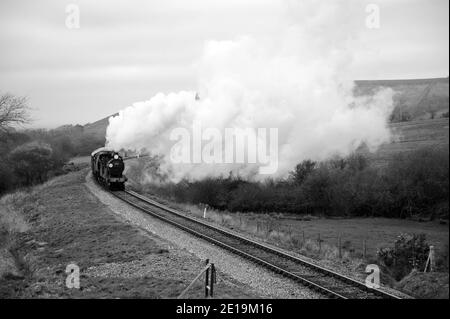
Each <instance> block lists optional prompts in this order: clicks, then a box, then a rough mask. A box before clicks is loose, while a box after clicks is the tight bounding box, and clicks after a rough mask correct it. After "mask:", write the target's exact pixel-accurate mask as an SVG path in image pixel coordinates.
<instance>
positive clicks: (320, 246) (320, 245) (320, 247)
mask: <svg viewBox="0 0 450 319" xmlns="http://www.w3.org/2000/svg"><path fill="white" fill-rule="evenodd" d="M318 242H319V254H320V252H321V251H322V241H321V240H320V233H319V237H318Z"/></svg>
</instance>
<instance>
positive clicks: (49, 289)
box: [0, 170, 255, 298]
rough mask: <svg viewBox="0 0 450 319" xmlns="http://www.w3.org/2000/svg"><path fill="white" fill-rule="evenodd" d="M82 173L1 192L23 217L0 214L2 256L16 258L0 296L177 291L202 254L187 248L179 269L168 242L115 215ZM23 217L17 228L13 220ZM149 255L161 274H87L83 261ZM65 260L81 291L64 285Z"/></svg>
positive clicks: (164, 294) (0, 277)
mask: <svg viewBox="0 0 450 319" xmlns="http://www.w3.org/2000/svg"><path fill="white" fill-rule="evenodd" d="M85 173H86V170H83V171H81V172H76V173H71V174H68V175H66V176H62V177H58V178H56V179H54V180H51V181H50V182H48V183H46V184H44V185H43V186H39V187H37V188H36V189H35V190H34V191H33V192H31V193H16V194H12V195H7V196H6V197H4V198H2V199H0V201H1V204H2V207H6V206H7V207H8V209H9V210H11V211H15V212H19V213H20V214H21V215H23V216H24V220H25V221H23V220H19V222H20V223H18V222H17V221H16V222H10V223H9V224H6V223H4V222H3V221H2V220H3V218H2V219H0V222H1V223H0V224H2V225H6V226H5V228H7V229H8V230H9V231H10V232H9V234H7V233H6V234H5V232H0V234H3V235H6V236H4V237H0V241H1V243H2V246H4V248H6V249H7V250H6V252H9V254H8V255H6V254H0V259H3V258H4V259H5V260H6V262H8V263H10V262H11V260H14V262H15V264H16V268H17V269H16V271H11V270H9V271H7V272H6V273H3V274H1V273H0V298H2V297H3V298H16V297H18V298H23V297H26V298H28V297H31V298H36V297H38V298H47V297H74V298H91V297H94V298H116V297H120V298H128V297H146V298H173V297H176V296H177V295H178V294H179V293H180V292H181V291H182V290H183V289H184V288H185V287H186V286H187V285H188V284H189V282H190V280H192V279H193V278H194V277H195V275H196V274H197V272H198V271H199V269H201V268H202V267H203V266H202V265H203V264H202V261H200V260H198V259H196V258H194V257H192V256H191V255H189V256H191V257H189V256H188V257H189V258H188V257H186V263H185V264H184V263H183V272H180V260H179V257H177V258H178V259H177V258H174V257H173V254H171V251H170V250H171V249H172V248H168V246H167V245H162V244H161V240H160V239H156V238H155V237H152V236H150V235H147V234H145V233H143V232H142V231H140V230H139V229H136V228H135V227H133V226H131V225H129V224H126V223H123V222H122V221H120V220H118V219H117V218H116V217H114V216H115V215H114V214H113V213H112V212H111V211H109V209H108V208H107V207H106V206H104V205H103V204H101V203H100V202H99V201H98V200H97V198H96V197H94V196H93V195H92V194H91V193H90V192H89V191H88V190H87V189H86V187H85V186H84V178H85ZM6 213H7V214H8V212H6ZM4 214H5V212H3V213H2V214H1V215H0V216H3V215H4ZM24 223H25V224H26V225H25V226H24V227H22V228H20V229H14V228H13V227H11V225H13V224H19V225H20V224H24ZM179 255H180V254H177V256H179ZM192 258H193V259H192ZM149 259H150V260H155V259H156V260H159V261H161V263H162V264H163V266H164V268H163V270H162V271H163V273H165V275H166V276H163V277H159V276H157V275H153V272H152V271H151V269H153V268H152V267H156V266H154V265H153V263H150V265H147V266H146V267H150V272H149V273H150V275H148V273H146V275H145V276H143V277H140V278H129V277H127V276H100V277H98V276H90V275H86V274H89V272H86V271H87V269H88V268H90V269H93V268H98V267H100V268H102V267H103V266H105V265H106V266H108V265H116V264H119V265H122V264H125V265H126V264H127V263H138V264H141V263H142V264H145V260H149ZM70 263H76V264H77V265H78V266H79V267H80V269H81V280H80V281H81V288H82V289H80V290H77V289H67V288H66V287H65V279H66V274H65V269H66V266H67V265H68V264H70ZM185 268H187V269H188V274H187V275H186V269H185ZM158 271H161V269H158ZM156 273H157V271H156ZM181 273H183V274H184V276H182V275H181ZM222 278H223V277H222ZM230 287H233V288H232V289H231V288H230ZM218 288H219V287H218ZM217 292H218V293H219V297H220V293H221V292H222V293H223V294H224V295H225V296H227V297H233V296H234V297H240V296H249V297H255V296H251V295H249V294H248V293H246V292H245V291H243V289H241V288H240V286H239V285H235V284H233V285H231V286H227V285H225V286H222V288H219V289H218V290H217ZM190 296H191V297H201V290H198V289H197V290H195V289H194V292H193V293H192V294H191V295H190ZM222 296H223V295H222Z"/></svg>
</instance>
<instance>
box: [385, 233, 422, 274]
mask: <svg viewBox="0 0 450 319" xmlns="http://www.w3.org/2000/svg"><path fill="white" fill-rule="evenodd" d="M429 248H430V246H429V244H428V243H427V242H426V235H425V234H419V235H416V234H412V235H411V234H402V235H400V236H399V237H398V238H397V240H396V241H395V243H394V247H392V248H391V247H388V248H381V249H379V250H378V251H377V258H378V262H379V263H380V264H381V265H382V266H383V267H384V268H385V269H387V270H388V271H389V273H390V274H392V277H394V279H395V280H397V281H398V280H401V279H403V278H404V277H405V276H407V275H408V274H409V273H411V271H412V270H413V269H419V270H423V269H424V268H425V264H426V261H427V258H428V254H429Z"/></svg>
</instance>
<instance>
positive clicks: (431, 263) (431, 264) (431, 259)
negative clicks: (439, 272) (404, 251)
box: [423, 246, 435, 272]
mask: <svg viewBox="0 0 450 319" xmlns="http://www.w3.org/2000/svg"><path fill="white" fill-rule="evenodd" d="M434 266H435V265H434V246H430V253H429V254H428V259H427V263H426V264H425V269H424V270H423V272H427V269H428V268H429V269H430V272H433V271H434Z"/></svg>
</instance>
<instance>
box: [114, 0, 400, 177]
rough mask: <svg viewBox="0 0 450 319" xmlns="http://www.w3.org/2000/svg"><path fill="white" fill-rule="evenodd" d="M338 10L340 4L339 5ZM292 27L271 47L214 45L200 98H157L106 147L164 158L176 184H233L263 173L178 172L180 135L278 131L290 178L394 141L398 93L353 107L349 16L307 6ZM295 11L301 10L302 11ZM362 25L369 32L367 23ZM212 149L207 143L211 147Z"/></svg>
mask: <svg viewBox="0 0 450 319" xmlns="http://www.w3.org/2000/svg"><path fill="white" fill-rule="evenodd" d="M336 2H338V1H336ZM301 3H302V4H299V6H301V8H294V9H292V8H291V9H290V10H291V14H292V12H294V13H296V14H297V16H295V21H296V22H297V23H299V24H291V23H290V21H291V20H288V19H284V20H283V21H288V22H286V23H287V24H289V25H286V26H280V28H279V30H278V31H277V33H276V34H273V35H271V36H267V37H255V36H242V37H240V38H238V39H236V40H234V41H210V42H208V43H206V45H205V48H204V53H203V56H202V57H201V59H200V60H199V63H198V70H199V79H198V80H199V84H198V90H197V92H198V96H199V97H200V99H196V95H197V93H196V92H186V91H182V92H178V93H169V94H163V93H159V94H157V95H155V96H154V97H152V98H151V99H150V100H148V101H144V102H137V103H134V104H133V105H132V106H129V107H127V108H125V109H124V110H122V111H121V112H120V113H119V115H118V116H115V117H112V118H110V120H109V126H108V129H107V136H106V138H107V145H108V146H110V147H114V148H116V149H120V148H124V149H133V150H141V149H143V148H145V149H147V150H149V151H151V152H152V154H159V155H163V156H164V158H165V162H164V165H163V167H162V169H163V170H164V171H165V172H166V173H168V174H169V176H171V178H173V179H174V180H179V179H180V178H184V177H186V178H194V179H195V178H202V177H204V176H207V175H223V174H225V175H227V174H228V173H229V172H230V170H235V171H237V172H238V173H239V174H241V175H246V176H253V175H255V174H256V173H257V170H255V167H256V168H257V167H258V164H244V165H243V164H233V165H232V164H207V163H201V164H174V163H172V162H171V161H170V160H169V159H170V156H171V150H172V147H173V146H174V144H175V141H173V140H171V139H170V135H171V133H172V132H173V130H174V129H176V128H186V129H188V130H189V131H192V125H193V123H201V125H202V126H203V128H211V127H212V128H218V129H219V130H221V131H223V130H225V129H226V128H242V129H246V128H252V129H254V130H255V131H256V130H257V129H258V128H278V170H277V171H276V173H275V174H274V175H275V176H284V175H285V174H286V173H287V172H288V171H289V170H291V169H292V168H293V167H294V166H295V164H297V163H299V162H300V161H301V160H304V159H307V158H308V159H313V160H322V159H326V158H327V157H329V156H331V155H334V154H341V155H345V154H348V153H350V152H352V151H354V150H355V149H356V148H357V147H358V146H359V145H360V144H361V143H363V142H365V143H366V144H367V145H368V146H369V148H372V149H374V148H376V147H377V146H378V145H380V144H381V143H383V142H386V141H387V140H388V139H389V137H390V133H389V130H388V128H387V125H386V122H387V121H386V120H387V117H388V116H389V114H390V113H391V111H392V105H393V101H392V95H393V92H392V91H391V90H387V89H386V90H382V91H379V92H376V93H375V94H374V95H373V96H364V97H355V96H354V95H353V85H354V84H353V82H352V81H351V79H349V78H348V75H347V74H348V71H349V67H350V65H351V61H352V52H353V50H354V48H355V45H354V43H355V41H354V39H355V36H356V35H355V34H353V33H354V32H353V31H352V30H353V29H354V28H353V27H354V25H352V24H353V23H354V20H355V19H354V18H352V10H351V8H350V7H344V8H342V7H340V4H342V2H340V1H339V3H340V4H331V2H330V1H327V4H325V2H317V1H314V5H311V4H310V3H309V1H301ZM297 9H298V10H297ZM360 23H363V22H360ZM205 143H206V141H205Z"/></svg>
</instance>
